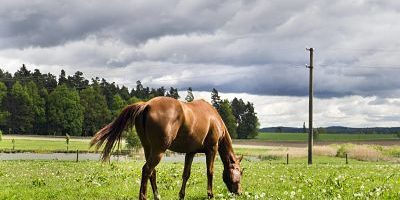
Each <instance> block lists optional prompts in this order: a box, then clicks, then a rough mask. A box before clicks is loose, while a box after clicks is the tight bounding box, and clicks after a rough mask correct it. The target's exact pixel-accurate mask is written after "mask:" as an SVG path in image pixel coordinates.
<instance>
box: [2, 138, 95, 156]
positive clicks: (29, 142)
mask: <svg viewBox="0 0 400 200" xmlns="http://www.w3.org/2000/svg"><path fill="white" fill-rule="evenodd" d="M12 139H14V140H15V146H14V145H13V143H12ZM89 141H90V140H89V139H70V141H69V145H68V150H69V151H76V150H79V151H94V148H92V149H89ZM13 146H14V148H15V150H16V151H29V152H39V153H40V152H66V151H67V144H66V141H65V139H64V138H53V137H48V136H39V137H38V136H3V140H2V141H0V151H10V150H12V149H13Z"/></svg>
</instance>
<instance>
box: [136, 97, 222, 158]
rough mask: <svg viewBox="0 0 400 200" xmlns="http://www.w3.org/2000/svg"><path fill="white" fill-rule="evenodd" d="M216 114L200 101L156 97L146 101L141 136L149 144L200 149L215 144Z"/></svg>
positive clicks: (173, 149)
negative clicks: (142, 133) (186, 101)
mask: <svg viewBox="0 0 400 200" xmlns="http://www.w3.org/2000/svg"><path fill="white" fill-rule="evenodd" d="M219 120H220V117H219V115H218V114H217V112H216V111H215V109H214V108H213V107H212V106H211V105H210V104H209V103H207V102H205V101H204V100H196V101H193V102H191V103H183V102H180V101H178V100H176V99H173V98H168V97H156V98H153V99H151V100H150V101H148V102H147V113H146V120H145V121H146V124H145V133H144V135H145V137H146V138H147V140H148V141H149V143H151V146H157V147H160V148H161V149H162V150H166V149H170V150H172V151H176V152H182V153H188V152H201V151H202V150H204V147H205V146H210V145H212V143H216V142H217V140H218V139H219V137H220V135H218V133H216V132H218V131H212V130H215V129H220V128H221V127H216V125H217V126H218V122H219Z"/></svg>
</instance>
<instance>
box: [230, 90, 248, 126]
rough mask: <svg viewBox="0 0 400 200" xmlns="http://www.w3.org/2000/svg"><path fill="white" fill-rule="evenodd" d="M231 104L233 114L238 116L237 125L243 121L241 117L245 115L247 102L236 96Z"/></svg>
mask: <svg viewBox="0 0 400 200" xmlns="http://www.w3.org/2000/svg"><path fill="white" fill-rule="evenodd" d="M231 106H232V112H233V115H234V116H235V118H236V125H237V126H238V125H239V124H240V123H241V122H242V119H241V117H242V116H243V115H244V113H245V111H246V104H245V103H244V101H243V100H242V99H238V98H236V97H235V98H234V99H233V100H232V102H231Z"/></svg>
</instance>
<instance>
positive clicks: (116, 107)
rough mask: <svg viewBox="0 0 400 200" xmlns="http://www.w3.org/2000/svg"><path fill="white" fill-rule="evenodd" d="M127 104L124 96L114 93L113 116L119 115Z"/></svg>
mask: <svg viewBox="0 0 400 200" xmlns="http://www.w3.org/2000/svg"><path fill="white" fill-rule="evenodd" d="M125 106H126V102H125V101H124V100H123V99H122V97H121V96H120V95H119V94H116V95H114V98H113V101H112V104H111V109H110V110H111V114H112V116H113V117H114V118H115V117H117V116H118V115H119V113H120V112H121V111H122V109H123V108H124V107H125Z"/></svg>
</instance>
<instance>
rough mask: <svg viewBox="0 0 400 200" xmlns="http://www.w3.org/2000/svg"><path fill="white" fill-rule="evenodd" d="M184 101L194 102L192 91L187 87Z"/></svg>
mask: <svg viewBox="0 0 400 200" xmlns="http://www.w3.org/2000/svg"><path fill="white" fill-rule="evenodd" d="M185 100H186V102H192V101H193V100H194V96H193V90H192V88H191V87H189V88H188V90H187V95H186V97H185Z"/></svg>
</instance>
